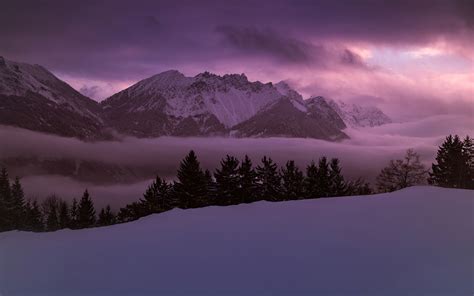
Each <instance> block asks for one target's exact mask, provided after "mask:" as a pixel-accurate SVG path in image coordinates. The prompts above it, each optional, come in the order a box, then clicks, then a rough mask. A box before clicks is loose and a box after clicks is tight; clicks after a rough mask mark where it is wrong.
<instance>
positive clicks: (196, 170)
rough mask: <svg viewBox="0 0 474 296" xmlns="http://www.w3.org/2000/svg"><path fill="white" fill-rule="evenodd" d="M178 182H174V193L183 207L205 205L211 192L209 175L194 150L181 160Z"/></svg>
mask: <svg viewBox="0 0 474 296" xmlns="http://www.w3.org/2000/svg"><path fill="white" fill-rule="evenodd" d="M177 177H178V182H176V183H175V184H174V188H173V189H174V195H175V197H176V199H177V200H178V203H179V206H180V207H181V208H184V209H186V208H196V207H200V206H203V205H205V201H206V200H207V195H208V194H209V176H206V174H205V173H204V172H203V171H202V169H201V165H200V164H199V161H198V159H197V156H196V154H195V153H194V151H192V150H191V151H190V152H189V154H188V155H187V156H186V157H185V158H184V159H183V160H182V161H181V164H180V166H179V169H178V176H177Z"/></svg>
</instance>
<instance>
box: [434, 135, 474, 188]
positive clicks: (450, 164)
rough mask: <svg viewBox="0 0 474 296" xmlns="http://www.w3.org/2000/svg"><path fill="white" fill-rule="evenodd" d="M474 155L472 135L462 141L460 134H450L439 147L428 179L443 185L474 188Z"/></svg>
mask: <svg viewBox="0 0 474 296" xmlns="http://www.w3.org/2000/svg"><path fill="white" fill-rule="evenodd" d="M473 155H474V152H473V143H472V139H471V138H470V137H466V138H465V139H464V141H461V139H460V138H459V136H458V135H455V136H454V137H453V136H452V135H449V136H448V137H446V139H445V141H444V142H443V143H442V144H441V146H440V147H439V149H438V154H437V156H436V163H434V164H433V165H432V167H431V169H432V172H431V173H430V177H429V180H428V181H429V182H430V184H433V185H437V186H442V187H454V188H467V189H474V166H473V161H474V160H473Z"/></svg>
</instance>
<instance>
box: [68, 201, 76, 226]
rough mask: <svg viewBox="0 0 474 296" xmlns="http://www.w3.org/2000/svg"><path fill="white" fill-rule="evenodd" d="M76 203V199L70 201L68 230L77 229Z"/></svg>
mask: <svg viewBox="0 0 474 296" xmlns="http://www.w3.org/2000/svg"><path fill="white" fill-rule="evenodd" d="M78 207H79V205H78V203H77V199H75V198H73V199H72V204H71V210H70V212H69V226H68V227H69V228H71V229H76V228H77V220H78V219H79V211H78Z"/></svg>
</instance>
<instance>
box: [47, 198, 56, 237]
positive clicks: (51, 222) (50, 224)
mask: <svg viewBox="0 0 474 296" xmlns="http://www.w3.org/2000/svg"><path fill="white" fill-rule="evenodd" d="M46 229H47V230H48V231H56V230H58V229H59V218H58V210H57V205H56V204H52V205H51V208H50V209H49V211H48V215H47V216H46Z"/></svg>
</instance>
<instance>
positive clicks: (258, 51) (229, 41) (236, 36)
mask: <svg viewBox="0 0 474 296" xmlns="http://www.w3.org/2000/svg"><path fill="white" fill-rule="evenodd" d="M216 31H217V32H218V33H219V34H221V35H222V37H223V41H224V44H226V45H228V46H230V47H232V48H234V49H236V50H238V51H239V52H240V53H243V54H249V55H260V56H263V57H271V58H275V59H276V60H278V61H281V62H284V63H290V64H306V65H310V66H313V67H314V66H317V67H333V66H337V65H339V64H341V65H346V66H354V67H366V65H365V64H364V62H363V60H362V58H361V57H360V56H358V55H357V54H355V53H353V52H351V51H350V50H349V49H347V48H337V47H333V48H328V47H327V46H324V45H322V44H312V43H308V42H304V41H302V40H298V39H296V38H290V37H286V36H284V35H282V34H278V33H277V32H275V31H273V30H271V29H258V28H255V27H234V26H218V27H217V28H216Z"/></svg>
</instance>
